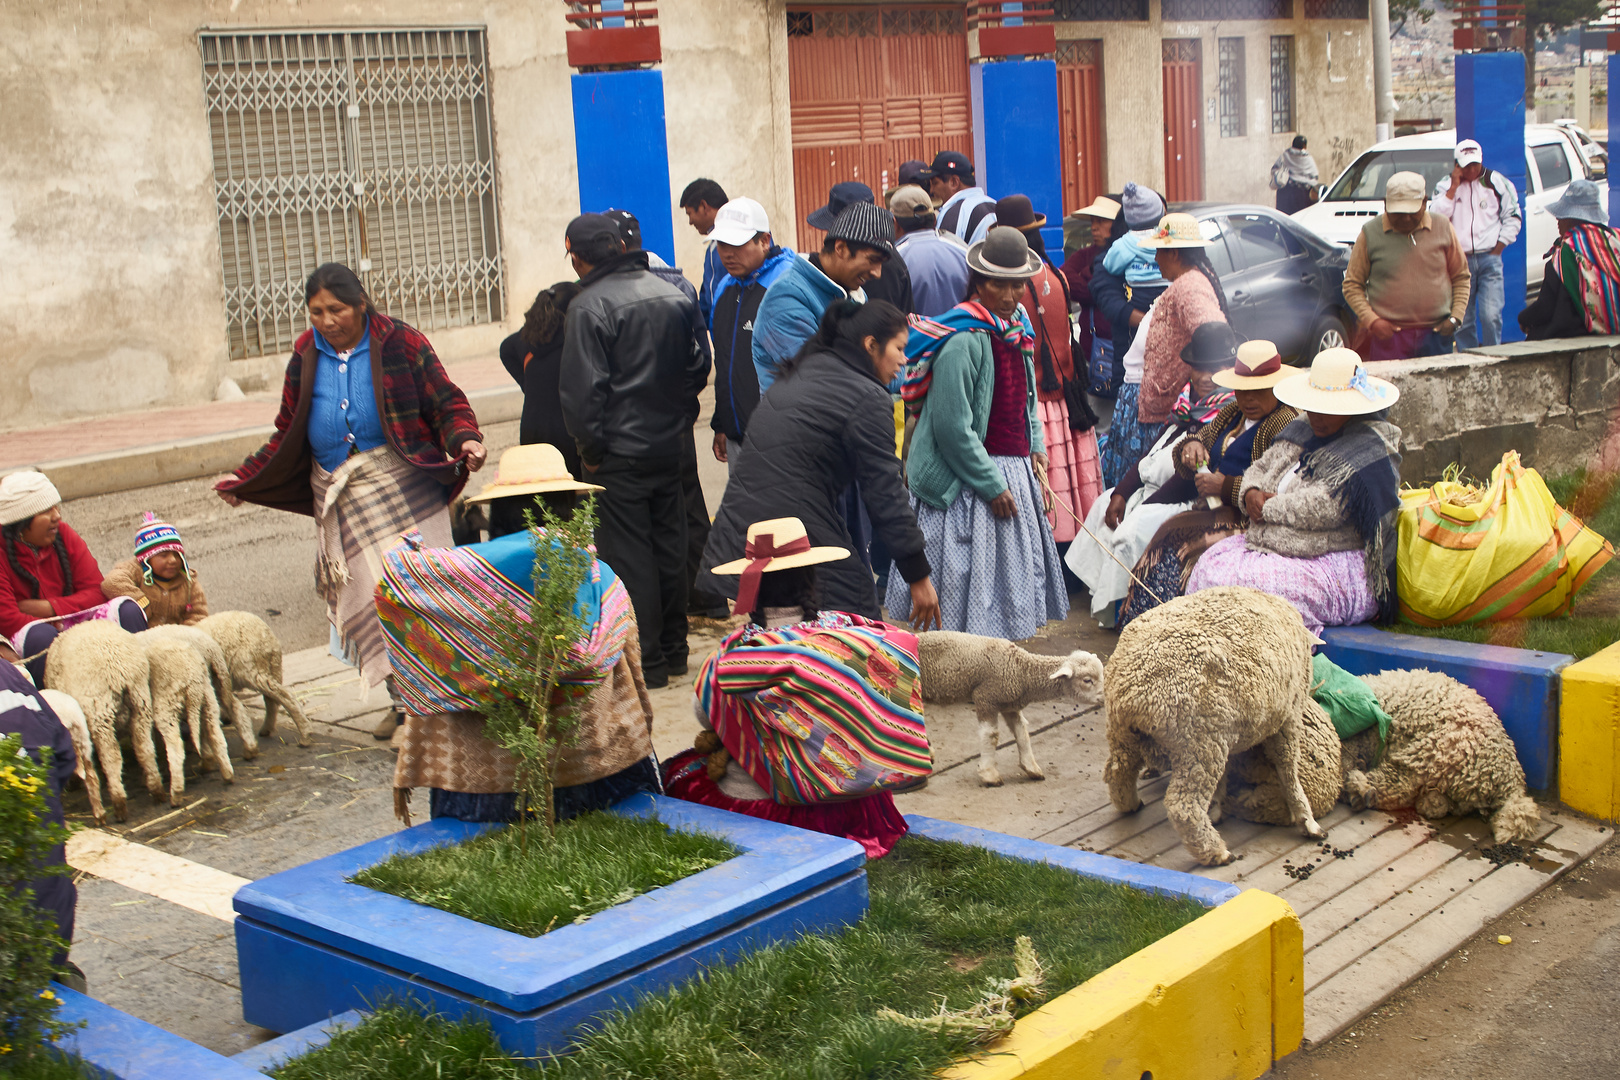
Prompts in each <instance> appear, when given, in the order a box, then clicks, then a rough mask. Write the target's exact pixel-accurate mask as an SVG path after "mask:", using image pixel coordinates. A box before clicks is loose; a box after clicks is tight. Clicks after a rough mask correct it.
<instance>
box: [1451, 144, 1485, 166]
mask: <svg viewBox="0 0 1620 1080" xmlns="http://www.w3.org/2000/svg"><path fill="white" fill-rule="evenodd" d="M1452 156H1453V157H1454V158H1455V159H1456V161H1457V164H1459V165H1481V164H1483V163H1484V161H1485V151H1484V150H1482V149H1480V146H1479V143H1477V142H1475V141H1474V140H1473V139H1464V140H1463V141H1462V142H1460V143H1458V144H1457V152H1456V153H1455V154H1453V155H1452Z"/></svg>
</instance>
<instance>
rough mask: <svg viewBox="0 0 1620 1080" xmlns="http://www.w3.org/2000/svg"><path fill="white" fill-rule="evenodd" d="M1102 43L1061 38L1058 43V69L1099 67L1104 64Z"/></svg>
mask: <svg viewBox="0 0 1620 1080" xmlns="http://www.w3.org/2000/svg"><path fill="white" fill-rule="evenodd" d="M1102 45H1103V43H1102V42H1101V41H1080V40H1075V39H1072V38H1059V39H1058V43H1057V64H1058V67H1098V66H1100V65H1101V64H1102Z"/></svg>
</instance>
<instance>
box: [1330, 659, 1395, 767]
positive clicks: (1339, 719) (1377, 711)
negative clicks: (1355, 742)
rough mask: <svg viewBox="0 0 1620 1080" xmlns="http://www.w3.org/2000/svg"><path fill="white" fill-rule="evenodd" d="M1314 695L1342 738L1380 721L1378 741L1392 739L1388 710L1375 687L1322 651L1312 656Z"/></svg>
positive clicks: (1383, 741) (1382, 741)
mask: <svg viewBox="0 0 1620 1080" xmlns="http://www.w3.org/2000/svg"><path fill="white" fill-rule="evenodd" d="M1311 696H1312V697H1313V698H1315V699H1316V703H1317V704H1318V705H1320V706H1322V708H1324V709H1326V710H1327V714H1328V716H1329V717H1331V718H1332V720H1333V729H1334V730H1335V731H1337V732H1338V733H1339V738H1340V739H1348V738H1350V737H1351V736H1352V735H1359V734H1361V733H1362V732H1363V731H1366V730H1367V729H1368V728H1370V727H1372V726H1373V725H1374V724H1377V725H1378V745H1380V746H1382V745H1384V744H1385V743H1386V742H1388V741H1389V723H1390V721H1389V713H1387V712H1385V711H1384V710H1383V708H1382V707H1381V706H1380V705H1379V704H1378V698H1377V696H1376V695H1374V694H1373V692H1372V688H1371V687H1369V686H1368V685H1367V684H1366V683H1364V682H1362V681H1361V680H1360V679H1358V678H1356V677H1355V676H1354V675H1352V674H1350V673H1349V672H1348V671H1346V670H1344V668H1342V667H1340V666H1339V665H1337V664H1335V663H1334V662H1333V661H1331V660H1329V659H1328V658H1327V657H1325V656H1323V655H1322V654H1321V653H1317V654H1316V655H1315V656H1314V657H1312V658H1311Z"/></svg>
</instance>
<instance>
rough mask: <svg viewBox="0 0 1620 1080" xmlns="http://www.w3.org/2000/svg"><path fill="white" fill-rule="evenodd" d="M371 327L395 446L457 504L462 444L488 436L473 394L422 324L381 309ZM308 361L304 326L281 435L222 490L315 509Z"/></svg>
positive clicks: (376, 388) (311, 346)
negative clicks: (448, 368) (450, 370)
mask: <svg viewBox="0 0 1620 1080" xmlns="http://www.w3.org/2000/svg"><path fill="white" fill-rule="evenodd" d="M367 332H368V333H369V334H370V335H371V386H372V390H373V392H374V393H375V394H376V397H377V415H378V416H379V417H381V418H382V425H383V434H384V435H386V436H387V437H388V445H389V446H391V447H393V448H394V452H395V453H396V454H398V455H399V456H400V457H402V458H404V459H405V460H406V461H408V462H410V463H411V464H412V465H415V466H416V467H417V468H418V469H421V470H422V471H423V472H425V473H427V474H428V475H430V476H432V477H433V478H434V479H436V480H438V481H439V482H440V483H441V484H443V485H444V486H445V487H446V488H447V489H448V491H447V496H446V501H448V502H454V501H455V498H456V496H457V495H458V494H460V492H461V489H462V487H463V486H464V485H465V484H466V483H467V467H466V465H465V464H464V463H462V462H460V461H454V460H450V459H452V458H454V457H455V455H456V454H457V453H458V452H459V451H460V449H461V444H462V443H465V442H468V441H469V440H474V441H478V442H482V441H483V436H482V435H481V434H479V431H478V418H477V417H476V416H474V415H473V411H472V406H471V405H469V404H467V395H465V394H463V393H462V392H461V389H460V388H459V387H458V386H456V384H455V383H453V382H451V381H450V377H449V376H448V375H446V374H445V373H444V366H443V365H442V364H440V363H439V358H438V356H436V355H435V354H434V352H433V346H432V345H431V344H429V342H428V339H427V338H425V337H423V336H422V335H421V334H420V333H418V332H417V331H416V330H414V329H412V328H411V327H409V326H406V325H405V324H404V323H402V322H395V321H394V320H393V319H390V318H389V317H388V316H386V315H380V314H377V313H375V312H373V313H372V315H371V325H370V328H369V329H368V331H367ZM306 365H308V366H309V367H310V368H311V370H313V369H314V365H315V332H314V331H313V330H306V331H304V333H303V335H302V336H301V337H300V338H299V339H298V342H297V344H295V345H294V346H293V354H292V359H291V360H289V361H288V362H287V378H286V381H285V382H284V383H283V384H282V388H281V412H280V413H278V414H277V415H276V432H275V434H274V435H272V436H270V441H269V442H267V443H265V444H264V445H263V446H262V447H260V448H259V449H258V450H255V451H254V452H253V453H252V454H250V455H249V456H248V459H247V460H246V461H244V462H242V466H241V468H239V469H237V470H236V479H234V480H225V481H221V482H220V483H219V484H217V485H215V487H216V488H217V489H218V490H220V491H227V492H230V493H231V494H232V495H235V496H237V497H238V498H240V499H242V500H243V501H244V502H250V503H257V504H258V505H260V506H268V507H270V508H271V509H274V510H291V511H293V512H294V513H298V514H308V515H309V516H311V517H313V516H314V515H315V492H314V489H313V488H312V487H311V485H310V467H311V465H312V464H313V463H314V460H315V459H314V456H313V455H312V454H311V453H310V449H309V440H308V438H307V432H308V430H309V406H310V402H311V401H312V400H313V398H314V394H315V380H314V379H308V380H306V379H304V378H303V377H302V376H303V370H304V367H305V366H306Z"/></svg>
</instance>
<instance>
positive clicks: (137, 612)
mask: <svg viewBox="0 0 1620 1080" xmlns="http://www.w3.org/2000/svg"><path fill="white" fill-rule="evenodd" d="M118 625H119V626H122V627H123V628H124V629H125V630H128V631H129V632H130V633H132V634H138V633H140V632H141V631H142V630H145V629H146V613H145V612H144V611H142V610H141V608H140V605H139V604H133V603H123V604H119V605H118ZM22 633H23V641H22V652H21V653H19V655H21V656H32V657H34V659H32V660H30V661H28V663H27V664H25V665H23V666H24V667H26V668H27V669H28V674H29V675H30V676H32V677H33V680H34V685H35V686H44V685H45V661H46V659H48V657H46V656H45V655H44V654H45V652H46V651H47V650H48V649H49V648H50V647H51V642H53V641H55V640H56V635H57V634H59V633H61V631H60V630H58V629H57V626H56V624H55V623H50V622H37V623H34V624H33V625H32V626H29V627H28V628H26V629H25V630H23V632H22Z"/></svg>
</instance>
